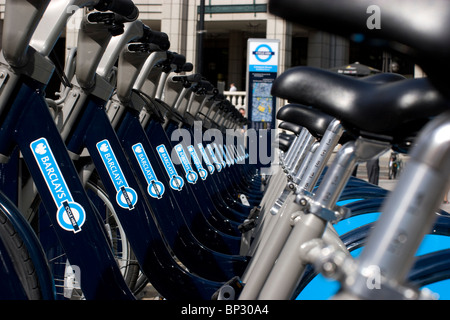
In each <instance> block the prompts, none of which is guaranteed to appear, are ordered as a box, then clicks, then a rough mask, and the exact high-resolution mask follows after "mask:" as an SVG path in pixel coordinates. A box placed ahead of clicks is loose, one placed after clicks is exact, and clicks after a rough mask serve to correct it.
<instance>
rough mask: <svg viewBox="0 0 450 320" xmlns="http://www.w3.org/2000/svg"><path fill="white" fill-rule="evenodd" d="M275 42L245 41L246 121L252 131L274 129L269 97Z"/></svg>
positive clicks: (273, 106) (274, 72)
mask: <svg viewBox="0 0 450 320" xmlns="http://www.w3.org/2000/svg"><path fill="white" fill-rule="evenodd" d="M279 46H280V41H279V40H270V39H248V45H247V48H248V49H247V50H248V52H247V55H248V56H247V61H248V63H247V65H248V67H247V70H248V71H247V101H248V113H247V114H248V119H249V120H250V121H251V127H252V128H254V129H274V128H275V109H276V101H275V98H274V97H272V95H271V94H270V90H271V89H272V84H273V81H274V80H275V78H276V77H277V72H278V63H279Z"/></svg>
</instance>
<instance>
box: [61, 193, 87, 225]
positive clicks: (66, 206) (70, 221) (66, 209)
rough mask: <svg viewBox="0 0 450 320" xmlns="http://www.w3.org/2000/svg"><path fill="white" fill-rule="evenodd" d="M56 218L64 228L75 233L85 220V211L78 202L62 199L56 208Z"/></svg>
mask: <svg viewBox="0 0 450 320" xmlns="http://www.w3.org/2000/svg"><path fill="white" fill-rule="evenodd" d="M56 220H57V221H58V224H59V226H60V227H61V228H63V229H64V230H66V231H73V232H74V233H77V232H80V231H81V226H82V225H83V224H84V222H85V221H86V213H85V211H84V209H83V207H82V206H80V205H79V204H78V203H76V202H68V201H64V202H63V203H62V204H61V206H60V207H59V208H58V211H57V214H56Z"/></svg>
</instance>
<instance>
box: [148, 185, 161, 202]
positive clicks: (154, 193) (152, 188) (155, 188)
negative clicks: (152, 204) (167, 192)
mask: <svg viewBox="0 0 450 320" xmlns="http://www.w3.org/2000/svg"><path fill="white" fill-rule="evenodd" d="M147 192H148V194H149V195H150V196H151V197H153V198H156V199H161V198H162V195H163V194H164V185H163V184H162V182H160V181H157V180H152V181H151V182H150V183H149V185H148V187H147Z"/></svg>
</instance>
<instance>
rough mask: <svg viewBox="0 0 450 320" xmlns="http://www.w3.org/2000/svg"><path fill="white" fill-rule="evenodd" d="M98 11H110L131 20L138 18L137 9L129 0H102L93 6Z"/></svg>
mask: <svg viewBox="0 0 450 320" xmlns="http://www.w3.org/2000/svg"><path fill="white" fill-rule="evenodd" d="M94 8H95V9H97V10H98V11H108V10H109V11H112V12H114V13H117V14H119V15H121V16H123V17H124V18H125V19H126V21H128V22H131V21H134V20H136V19H137V18H138V16H139V9H138V8H137V7H136V5H135V4H134V3H133V1H131V0H102V1H100V2H99V3H98V4H96V5H95V6H94Z"/></svg>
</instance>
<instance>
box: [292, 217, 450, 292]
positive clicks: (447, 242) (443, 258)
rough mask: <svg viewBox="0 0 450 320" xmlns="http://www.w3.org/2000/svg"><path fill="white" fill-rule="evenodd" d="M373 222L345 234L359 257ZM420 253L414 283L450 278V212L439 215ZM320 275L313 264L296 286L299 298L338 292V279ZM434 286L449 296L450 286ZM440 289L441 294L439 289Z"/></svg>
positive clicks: (420, 284) (413, 270) (351, 248)
mask: <svg viewBox="0 0 450 320" xmlns="http://www.w3.org/2000/svg"><path fill="white" fill-rule="evenodd" d="M374 220H376V219H374ZM373 224H374V222H371V223H368V224H365V225H362V226H360V227H358V228H355V229H353V230H352V231H350V232H347V233H345V234H344V235H342V236H341V239H342V241H343V243H344V244H345V246H346V247H347V249H348V250H349V251H350V252H351V253H352V256H354V257H356V256H358V255H359V253H360V250H358V249H361V248H362V247H363V246H364V242H365V239H366V238H367V236H368V234H369V232H370V230H371V229H372V228H373ZM416 255H417V256H418V257H417V261H416V262H415V264H414V266H413V268H412V269H411V271H410V273H409V275H408V279H409V281H411V283H412V284H413V285H415V286H417V287H423V286H427V285H430V284H432V283H435V282H438V281H442V280H446V279H449V278H450V268H449V266H450V264H449V263H450V217H449V216H447V215H446V216H439V217H438V218H437V220H436V222H435V224H434V226H433V229H432V231H430V232H429V234H428V235H426V236H425V239H424V241H423V242H422V244H421V246H420V247H419V249H418V251H417V253H416ZM316 276H317V273H315V272H314V270H313V268H311V267H310V266H309V267H308V268H307V270H306V271H305V273H304V275H303V276H302V280H301V282H300V285H299V286H298V288H297V290H296V294H295V296H298V299H328V298H329V297H330V294H334V293H336V291H337V289H338V288H339V284H338V283H337V282H334V281H329V280H326V279H325V278H323V277H322V276H319V277H318V278H317V279H315V277H316ZM313 279H314V280H313ZM433 288H434V289H437V288H439V289H440V290H443V291H441V294H442V296H444V294H445V296H446V297H448V296H447V295H446V292H448V288H442V287H437V286H436V287H433ZM304 290H305V291H304ZM306 290H307V291H306ZM437 293H438V294H439V292H437Z"/></svg>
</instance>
